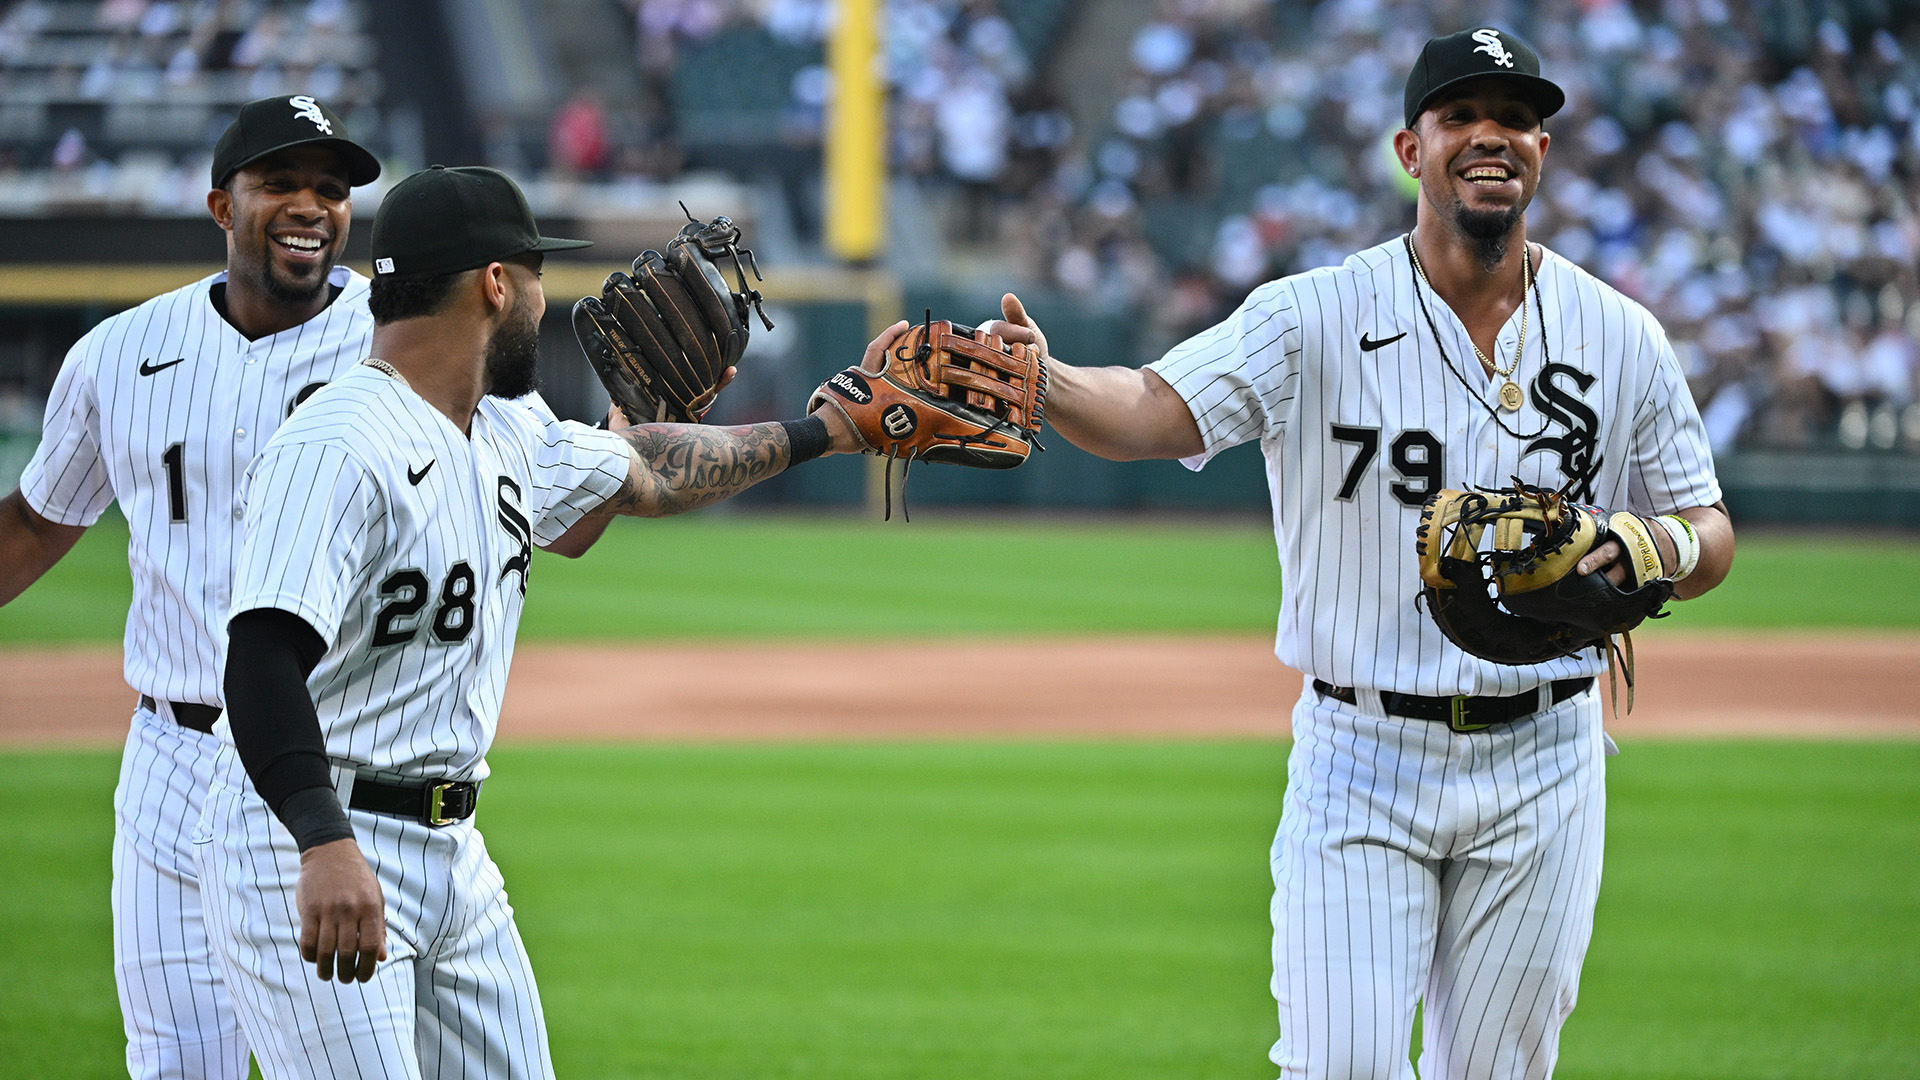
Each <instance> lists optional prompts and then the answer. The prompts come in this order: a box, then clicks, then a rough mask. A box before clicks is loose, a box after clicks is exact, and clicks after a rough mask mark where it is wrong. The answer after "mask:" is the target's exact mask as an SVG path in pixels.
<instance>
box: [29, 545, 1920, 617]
mask: <svg viewBox="0 0 1920 1080" xmlns="http://www.w3.org/2000/svg"><path fill="white" fill-rule="evenodd" d="M126 543H127V530H126V523H125V522H124V521H122V520H120V519H119V518H118V517H117V516H113V515H109V516H108V517H107V518H106V519H105V520H103V521H102V522H101V524H99V525H97V526H95V527H94V528H93V529H91V530H89V531H88V533H87V534H86V536H85V537H83V538H82V539H81V541H80V543H79V545H78V546H77V547H76V548H75V549H74V551H73V552H72V553H71V554H69V555H68V556H67V558H66V559H65V560H63V561H62V562H61V563H60V564H59V565H58V566H56V567H54V569H53V570H52V571H51V572H49V573H48V574H47V576H46V578H45V579H44V580H43V581H41V582H40V583H38V584H36V585H35V586H34V587H33V588H30V589H28V590H27V591H26V593H25V594H23V595H22V596H21V597H20V598H19V599H17V600H15V601H14V602H13V603H12V604H9V605H7V606H6V607H4V608H0V643H8V644H22V645H26V644H55V643H62V642H89V641H91V642H110V641H117V640H119V638H120V636H121V632H122V628H123V626H124V624H125V618H126V609H127V600H128V597H129V595H130V591H131V590H130V587H129V585H128V583H127V568H126ZM532 577H533V580H534V582H535V584H534V585H533V587H532V588H531V590H530V591H529V592H528V595H527V607H526V614H525V617H524V618H523V619H522V622H521V629H520V636H521V639H522V640H525V641H542V640H547V641H553V640H600V641H620V640H647V639H660V638H673V639H687V638H702V637H704V638H715V639H719V638H741V637H759V638H804V639H818V638H836V637H837V638H860V637H883V636H884V637H894V636H925V635H933V634H941V635H968V634H972V635H991V634H1007V633H1016V634H1017V633H1031V634H1063V635H1064V634H1105V633H1185V632H1215V633H1240V632H1245V633H1263V632H1266V631H1269V630H1271V629H1272V627H1273V620H1274V613H1275V611H1276V609H1277V606H1278V603H1279V595H1280V575H1279V570H1278V567H1277V565H1276V563H1275V560H1274V547H1273V535H1272V532H1271V531H1270V530H1269V529H1268V528H1267V527H1266V526H1265V525H1262V524H1259V523H1257V522H1247V521H1245V520H1244V519H1238V520H1233V521H1217V520H1208V519H1205V518H1201V519H1198V520H1196V521H1195V522H1193V523H1188V524H1159V525H1151V524H1133V523H1128V522H1124V521H1120V520H1115V521H1111V522H1104V523H1091V524H1089V523H1084V522H1083V523H1066V522H1059V521H1048V520H1041V519H1019V518H1016V519H1000V520H994V521H979V520H972V521H969V520H965V519H961V520H933V521H917V522H914V523H912V524H911V525H903V524H901V523H898V522H892V523H882V522H878V521H865V520H858V519H837V518H817V517H779V516H726V515H711V514H710V515H704V516H701V515H696V516H691V517H685V518H674V519H668V520H664V521H633V520H622V521H617V522H615V523H614V525H613V527H612V528H611V529H609V530H608V532H607V535H606V538H605V539H603V540H602V541H601V542H600V544H599V546H598V547H597V548H596V549H595V550H594V551H593V552H592V553H590V554H589V555H587V557H586V558H584V559H580V560H567V559H561V558H558V557H555V556H548V555H537V556H535V565H534V570H533V574H532ZM1916 595H1920V542H1914V541H1900V540H1888V539H1872V538H1846V537H1843V536H1804V535H1767V534H1764V533H1757V534H1753V535H1749V536H1746V537H1744V538H1743V539H1742V540H1741V541H1740V552H1739V558H1738V561H1737V563H1736V566H1735V570H1734V574H1733V577H1732V578H1730V579H1729V580H1728V582H1727V584H1725V585H1724V586H1722V587H1721V588H1719V589H1718V590H1716V591H1715V592H1714V593H1713V594H1712V595H1711V596H1709V597H1707V598H1705V599H1703V600H1700V601H1696V602H1690V603H1687V604H1683V605H1679V606H1678V607H1676V608H1674V609H1672V610H1674V611H1675V615H1674V617H1673V618H1671V619H1668V620H1666V621H1664V622H1662V623H1658V624H1655V627H1654V628H1652V629H1655V630H1656V632H1667V631H1669V630H1679V631H1690V630H1711V629H1723V628H1752V629H1836V630H1838V629H1884V630H1914V629H1920V606H1917V605H1915V604H1913V603H1912V598H1913V597H1914V596H1916Z"/></svg>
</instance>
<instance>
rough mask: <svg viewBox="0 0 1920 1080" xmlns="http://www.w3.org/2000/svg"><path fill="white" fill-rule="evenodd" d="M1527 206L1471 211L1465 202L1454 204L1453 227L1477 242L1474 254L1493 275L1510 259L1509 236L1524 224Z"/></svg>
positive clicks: (1474, 245) (1483, 268) (1482, 267)
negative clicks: (1518, 226) (1517, 226)
mask: <svg viewBox="0 0 1920 1080" xmlns="http://www.w3.org/2000/svg"><path fill="white" fill-rule="evenodd" d="M1525 213H1526V208H1525V207H1523V206H1520V205H1514V206H1510V207H1508V208H1507V209H1505V210H1469V209H1467V206H1466V204H1465V203H1455V204H1454V206H1453V227H1454V228H1456V229H1458V230H1460V233H1461V234H1462V235H1464V236H1465V237H1466V238H1467V239H1468V240H1470V241H1472V242H1473V254H1474V256H1475V257H1476V258H1478V259H1479V260H1480V268H1481V269H1482V270H1485V271H1486V272H1487V273H1489V274H1491V273H1493V272H1494V271H1495V270H1498V269H1500V264H1501V263H1502V262H1505V261H1506V258H1507V238H1508V237H1510V236H1512V235H1513V229H1514V226H1516V225H1518V224H1520V218H1521V215H1523V214H1525Z"/></svg>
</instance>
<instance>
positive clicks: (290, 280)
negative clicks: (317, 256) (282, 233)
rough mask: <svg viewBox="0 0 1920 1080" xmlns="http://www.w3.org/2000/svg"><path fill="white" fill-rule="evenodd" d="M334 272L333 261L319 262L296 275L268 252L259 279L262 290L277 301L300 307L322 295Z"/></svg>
mask: <svg viewBox="0 0 1920 1080" xmlns="http://www.w3.org/2000/svg"><path fill="white" fill-rule="evenodd" d="M269 243H271V241H269ZM332 272H333V265H332V264H331V263H318V264H315V265H314V267H313V268H312V269H311V270H310V271H308V272H307V273H306V274H304V275H302V276H300V277H294V276H292V275H291V274H288V273H286V272H285V271H283V270H281V269H280V268H279V267H277V266H276V265H275V263H274V261H273V256H272V254H271V253H266V254H265V257H264V258H263V259H262V260H261V262H260V270H259V275H258V278H257V281H258V284H259V286H260V288H261V290H262V291H264V292H265V293H266V294H267V295H268V296H269V297H271V298H272V299H273V301H274V302H275V303H279V304H285V305H286V306H288V307H300V306H304V305H306V304H308V303H311V302H312V301H313V299H314V297H316V296H319V295H320V290H321V289H324V288H326V287H327V275H328V274H330V273H332Z"/></svg>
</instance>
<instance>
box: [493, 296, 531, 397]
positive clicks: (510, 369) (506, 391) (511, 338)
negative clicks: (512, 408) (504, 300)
mask: <svg viewBox="0 0 1920 1080" xmlns="http://www.w3.org/2000/svg"><path fill="white" fill-rule="evenodd" d="M486 371H487V393H488V394H489V395H491V396H493V397H498V398H517V397H525V396H526V395H528V394H531V393H533V392H534V391H535V390H538V389H540V324H539V323H538V322H536V321H535V320H534V318H533V314H532V312H530V311H528V310H527V309H526V308H524V307H522V306H520V305H518V304H516V305H515V306H514V311H513V314H512V315H511V316H510V317H509V318H508V319H507V321H506V322H505V323H504V324H502V325H501V327H500V329H498V330H496V331H494V334H493V338H492V340H490V341H488V342H487V366H486Z"/></svg>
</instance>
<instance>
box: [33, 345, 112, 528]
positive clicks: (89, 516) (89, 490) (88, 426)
mask: <svg viewBox="0 0 1920 1080" xmlns="http://www.w3.org/2000/svg"><path fill="white" fill-rule="evenodd" d="M92 341H93V336H92V335H88V336H87V337H84V338H81V339H80V341H79V343H78V344H76V345H74V347H73V348H72V349H70V350H69V351H68V352H67V359H66V362H65V363H64V364H62V365H61V367H60V374H59V375H58V376H56V377H55V378H54V381H53V393H52V394H50V395H49V396H48V398H47V415H46V420H45V421H44V422H43V423H42V424H41V428H40V446H39V448H38V449H36V450H34V452H33V459H32V460H31V461H29V462H28V463H27V468H26V471H25V472H23V473H21V474H20V493H21V494H22V495H23V496H25V497H26V500H27V504H28V505H29V506H31V507H33V509H34V511H35V512H36V513H38V514H39V515H40V516H41V517H44V518H46V519H47V520H48V521H51V522H54V523H56V524H59V525H92V524H93V523H94V522H96V521H98V520H100V515H101V514H102V513H104V512H105V511H106V509H107V506H108V504H110V503H111V502H113V483H112V481H111V479H110V477H109V476H108V473H107V462H106V459H105V458H104V457H103V456H102V455H101V452H100V402H99V397H98V395H97V393H96V391H95V388H94V385H93V375H92V371H91V369H90V366H89V365H88V364H87V362H86V355H87V351H88V347H89V344H90V343H91V342H92Z"/></svg>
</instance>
